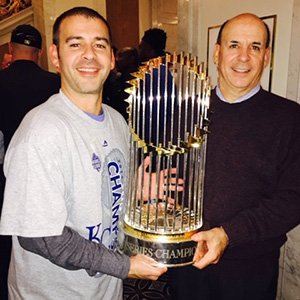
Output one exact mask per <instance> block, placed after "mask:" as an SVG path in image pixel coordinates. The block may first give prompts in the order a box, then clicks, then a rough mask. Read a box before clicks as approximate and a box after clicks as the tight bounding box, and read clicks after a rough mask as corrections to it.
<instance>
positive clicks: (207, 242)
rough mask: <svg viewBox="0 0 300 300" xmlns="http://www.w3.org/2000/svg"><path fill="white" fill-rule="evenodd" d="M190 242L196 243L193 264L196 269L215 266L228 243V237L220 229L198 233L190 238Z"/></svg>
mask: <svg viewBox="0 0 300 300" xmlns="http://www.w3.org/2000/svg"><path fill="white" fill-rule="evenodd" d="M192 240H193V241H195V242H198V244H197V248H196V252H195V255H194V263H193V266H194V267H196V268H198V269H203V268H205V267H206V266H208V265H210V264H216V263H217V262H218V261H219V260H220V258H221V257H222V255H223V253H224V251H225V249H226V247H227V246H228V243H229V240H228V236H227V234H226V232H225V230H224V229H223V228H222V227H216V228H213V229H210V230H207V231H201V232H198V233H196V234H194V235H193V236H192Z"/></svg>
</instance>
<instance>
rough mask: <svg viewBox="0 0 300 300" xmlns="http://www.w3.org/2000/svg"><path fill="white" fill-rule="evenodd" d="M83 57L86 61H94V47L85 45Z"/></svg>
mask: <svg viewBox="0 0 300 300" xmlns="http://www.w3.org/2000/svg"><path fill="white" fill-rule="evenodd" d="M82 57H83V58H84V59H86V60H92V59H94V57H95V52H94V48H93V46H92V45H85V47H84V50H83V54H82Z"/></svg>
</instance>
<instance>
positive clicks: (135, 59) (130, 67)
mask: <svg viewBox="0 0 300 300" xmlns="http://www.w3.org/2000/svg"><path fill="white" fill-rule="evenodd" d="M138 67H139V54H138V50H137V49H136V48H134V47H124V48H122V49H121V50H119V51H118V52H117V56H116V68H117V71H118V73H120V77H121V78H122V79H123V81H127V80H130V79H132V77H133V76H132V75H130V74H131V73H133V72H136V71H137V69H138Z"/></svg>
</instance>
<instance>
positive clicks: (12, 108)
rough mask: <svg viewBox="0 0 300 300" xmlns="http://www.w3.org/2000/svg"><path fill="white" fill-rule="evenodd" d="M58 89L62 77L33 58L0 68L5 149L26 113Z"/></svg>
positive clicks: (0, 115) (0, 121) (0, 123)
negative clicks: (40, 65)
mask: <svg viewBox="0 0 300 300" xmlns="http://www.w3.org/2000/svg"><path fill="white" fill-rule="evenodd" d="M59 89H60V77H59V76H58V75H57V74H55V73H52V72H48V71H45V70H43V69H42V68H40V67H39V66H38V65H37V64H36V63H34V62H33V61H30V60H17V61H15V62H13V63H12V64H11V65H10V66H9V67H8V68H6V69H3V70H1V71H0V95H1V98H0V105H1V106H0V130H1V131H2V132H3V135H4V144H5V149H7V147H8V144H9V142H10V140H11V138H12V136H13V134H14V132H15V131H16V129H17V128H18V126H19V124H20V122H21V121H22V119H23V117H24V116H25V114H26V113H27V112H28V111H30V110H31V109H32V108H34V107H36V106H37V105H39V104H41V103H43V102H44V101H46V100H47V99H48V98H49V97H50V96H51V95H53V94H55V93H57V92H58V91H59Z"/></svg>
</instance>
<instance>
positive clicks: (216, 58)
mask: <svg viewBox="0 0 300 300" xmlns="http://www.w3.org/2000/svg"><path fill="white" fill-rule="evenodd" d="M219 52H220V45H219V44H215V45H214V52H213V60H214V64H215V65H216V66H218V64H219Z"/></svg>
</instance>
